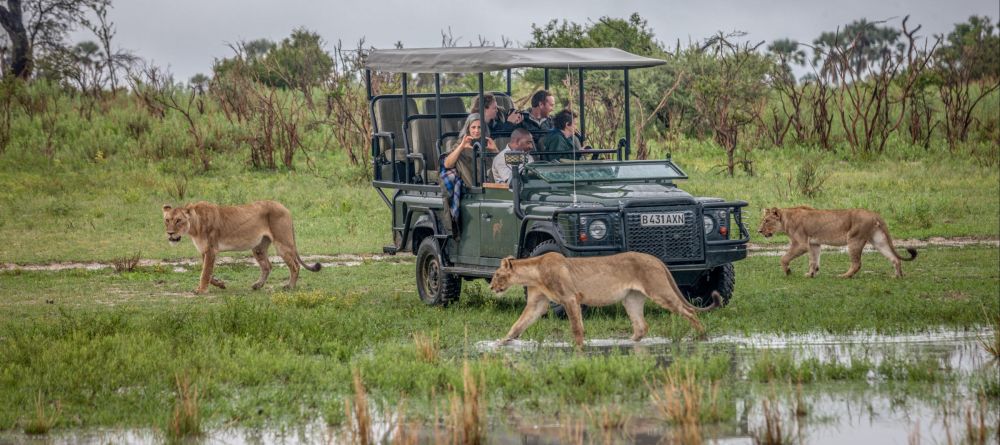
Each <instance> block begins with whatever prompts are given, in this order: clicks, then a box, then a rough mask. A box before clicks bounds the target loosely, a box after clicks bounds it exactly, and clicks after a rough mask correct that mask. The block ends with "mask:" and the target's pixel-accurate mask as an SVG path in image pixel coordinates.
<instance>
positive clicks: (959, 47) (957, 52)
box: [937, 15, 1000, 80]
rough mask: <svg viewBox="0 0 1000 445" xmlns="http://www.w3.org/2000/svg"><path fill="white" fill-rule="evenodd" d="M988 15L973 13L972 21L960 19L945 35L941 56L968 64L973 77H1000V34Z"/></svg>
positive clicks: (939, 51)
mask: <svg viewBox="0 0 1000 445" xmlns="http://www.w3.org/2000/svg"><path fill="white" fill-rule="evenodd" d="M996 31H997V29H996V24H994V23H993V22H992V21H991V20H990V18H989V17H987V16H977V15H973V16H971V17H969V21H968V22H964V23H956V24H955V28H954V29H953V30H952V31H951V32H949V33H948V35H947V36H939V37H944V45H943V46H942V47H941V48H940V49H938V51H937V55H938V57H940V58H942V59H944V60H946V61H949V62H950V63H960V64H963V65H967V66H968V67H969V71H970V74H971V78H972V79H977V80H978V79H983V80H990V79H993V80H995V79H996V78H997V77H1000V53H998V52H997V48H998V47H1000V34H998V33H997V32H996Z"/></svg>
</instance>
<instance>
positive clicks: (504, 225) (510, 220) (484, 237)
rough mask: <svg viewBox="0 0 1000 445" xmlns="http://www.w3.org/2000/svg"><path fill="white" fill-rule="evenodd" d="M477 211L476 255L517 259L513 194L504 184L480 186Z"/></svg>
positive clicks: (516, 223) (516, 227)
mask: <svg viewBox="0 0 1000 445" xmlns="http://www.w3.org/2000/svg"><path fill="white" fill-rule="evenodd" d="M483 191H484V193H483V196H482V201H481V204H480V208H479V239H480V243H479V246H480V247H479V255H480V256H482V257H485V258H503V257H506V256H508V255H512V256H515V257H516V256H517V237H518V230H519V227H518V220H517V216H515V215H514V193H513V192H511V191H510V189H508V188H507V184H484V187H483Z"/></svg>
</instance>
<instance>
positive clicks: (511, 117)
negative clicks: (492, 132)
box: [507, 110, 524, 125]
mask: <svg viewBox="0 0 1000 445" xmlns="http://www.w3.org/2000/svg"><path fill="white" fill-rule="evenodd" d="M507 122H510V123H512V124H514V125H519V124H520V123H521V122H524V115H523V114H521V112H520V111H517V110H510V114H508V115H507Z"/></svg>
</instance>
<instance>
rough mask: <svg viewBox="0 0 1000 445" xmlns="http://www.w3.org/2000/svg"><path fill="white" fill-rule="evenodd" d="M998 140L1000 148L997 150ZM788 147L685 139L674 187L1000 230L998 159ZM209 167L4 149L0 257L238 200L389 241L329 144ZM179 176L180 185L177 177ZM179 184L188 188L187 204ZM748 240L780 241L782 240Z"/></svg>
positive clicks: (910, 228) (347, 243)
mask: <svg viewBox="0 0 1000 445" xmlns="http://www.w3.org/2000/svg"><path fill="white" fill-rule="evenodd" d="M994 149H996V147H994ZM813 151H814V150H809V149H803V148H790V149H786V150H781V151H778V150H760V151H758V152H757V153H755V154H754V158H755V162H756V176H754V177H750V176H747V175H746V174H743V173H741V174H738V175H737V176H736V177H734V178H729V177H727V176H725V175H724V174H722V173H721V172H720V171H719V169H718V168H715V167H716V166H717V165H718V164H719V163H720V162H722V159H723V155H722V152H721V150H719V149H718V148H714V147H713V145H712V144H707V143H698V142H690V143H689V145H686V146H684V147H680V148H677V149H675V150H674V160H675V161H676V162H677V163H678V164H679V165H681V167H683V168H684V169H685V170H686V171H687V173H688V174H689V176H690V179H689V180H685V181H680V183H679V185H680V186H681V187H682V188H683V189H684V190H687V191H689V192H690V193H692V194H695V195H700V196H718V197H723V198H727V199H739V200H745V201H747V202H749V203H750V205H749V207H747V208H745V209H744V215H745V221H746V224H747V226H748V228H749V229H750V231H751V232H754V231H755V230H756V228H757V224H758V221H759V218H760V215H761V210H762V209H763V208H765V207H775V206H782V207H783V206H793V205H801V204H808V205H812V206H814V207H817V208H848V207H861V208H868V209H871V210H875V211H878V212H880V213H881V214H882V215H883V217H884V218H885V219H886V221H887V222H888V224H889V227H890V229H891V231H892V234H893V236H894V237H896V238H928V237H932V236H944V237H952V236H979V237H988V238H996V237H998V236H1000V215H998V212H997V194H996V193H997V191H996V184H997V183H998V182H1000V174H998V173H997V170H996V169H995V168H990V167H986V166H981V165H979V164H977V163H976V162H973V161H972V160H970V159H968V158H967V157H964V156H959V157H956V158H947V157H946V156H947V155H945V154H944V153H942V152H941V151H940V150H939V151H937V152H935V153H934V154H933V155H931V156H927V157H921V158H916V159H905V158H904V159H900V158H899V157H893V156H884V157H881V158H878V159H872V160H845V159H843V158H842V156H841V155H838V154H837V153H828V154H816V153H813ZM214 156H215V157H214V163H213V169H212V170H210V171H209V172H208V173H193V170H192V167H191V161H190V160H188V159H181V158H166V159H163V160H158V161H157V160H152V159H147V158H145V157H134V156H131V155H120V156H112V157H109V158H106V159H104V160H101V161H93V160H80V159H78V158H77V157H75V156H71V155H56V156H55V158H54V159H53V160H47V159H45V158H39V157H38V156H32V155H27V154H24V153H20V154H18V153H8V154H6V155H4V156H0V206H3V208H5V209H16V211H10V212H5V213H4V214H3V215H0V261H2V262H14V263H22V264H23V263H39V262H49V261H70V260H72V261H105V262H108V261H111V260H112V259H114V258H121V257H125V256H130V255H133V254H135V253H136V252H141V254H142V256H143V257H144V258H181V257H184V258H187V257H195V256H197V252H196V251H195V249H194V247H193V246H192V245H191V244H190V242H188V241H187V240H185V241H184V242H183V243H182V244H181V245H179V246H170V245H169V244H168V243H167V242H166V239H165V238H166V237H165V235H164V234H163V223H162V221H161V212H160V207H161V206H162V205H163V204H167V203H169V204H173V205H178V204H183V203H188V202H195V201H200V200H207V201H211V202H216V203H220V204H240V203H246V202H250V201H254V200H260V199H275V200H278V201H281V202H283V203H284V204H285V205H286V206H287V207H288V208H289V209H290V210H291V211H292V215H293V217H294V220H295V232H296V238H297V242H298V245H299V247H300V251H301V252H302V253H303V254H306V255H308V254H336V253H378V252H381V248H382V246H383V245H386V244H389V243H390V242H391V239H390V234H389V225H390V213H389V210H388V208H387V207H386V206H385V205H384V204H383V203H382V201H381V199H380V198H379V196H378V195H377V194H376V192H375V190H374V189H373V188H372V187H371V186H370V185H369V184H367V183H365V182H364V181H359V180H357V179H356V178H357V175H358V174H359V173H360V172H359V170H358V169H352V168H348V167H346V164H347V161H346V158H345V157H344V156H343V155H342V154H340V153H336V152H325V151H324V152H317V153H312V154H311V158H312V161H313V162H312V166H311V167H310V166H308V165H306V164H305V163H304V162H303V163H301V165H300V167H299V168H298V169H297V170H295V171H288V170H279V171H275V172H264V171H255V170H249V169H248V168H247V167H246V164H245V159H243V157H242V156H241V155H236V154H225V153H217V154H215V155H214ZM803 156H807V157H809V158H810V159H814V161H813V162H816V163H818V164H819V165H820V169H821V171H823V172H825V175H828V179H827V180H826V182H825V183H824V184H823V186H822V188H821V190H820V193H819V194H818V195H817V196H815V197H813V198H808V199H807V198H805V197H803V196H802V195H801V194H800V193H799V191H798V190H797V188H796V187H795V186H794V185H793V186H792V187H791V189H789V186H788V184H787V179H786V177H787V176H788V175H794V174H795V172H796V171H797V169H798V168H800V165H801V164H802V162H803V161H801V160H800V158H801V157H803ZM184 175H187V177H188V179H187V180H186V182H184V181H185V180H184V179H182V178H183V177H184ZM178 184H185V187H186V193H185V195H184V197H183V199H181V198H179V197H178V193H177V187H178ZM754 235H755V236H754V238H753V241H755V242H772V243H785V242H787V239H786V238H785V237H784V236H777V237H775V238H773V239H772V240H764V239H763V238H760V237H757V236H756V234H755V233H754Z"/></svg>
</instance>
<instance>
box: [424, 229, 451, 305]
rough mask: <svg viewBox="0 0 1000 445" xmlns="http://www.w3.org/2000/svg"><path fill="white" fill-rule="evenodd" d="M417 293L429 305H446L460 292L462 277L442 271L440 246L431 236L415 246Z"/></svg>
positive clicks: (442, 261) (442, 260) (442, 262)
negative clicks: (418, 245) (417, 246)
mask: <svg viewBox="0 0 1000 445" xmlns="http://www.w3.org/2000/svg"><path fill="white" fill-rule="evenodd" d="M417 293H418V294H420V300H421V301H423V302H424V303H425V304H428V305H431V306H447V305H449V304H451V303H454V302H456V301H458V298H459V296H460V295H461V294H462V279H461V277H459V276H458V275H454V274H448V273H445V272H444V259H443V258H442V255H441V246H440V245H439V244H438V242H437V240H436V239H434V237H433V236H428V237H426V238H424V240H423V241H421V242H420V247H419V248H417Z"/></svg>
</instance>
